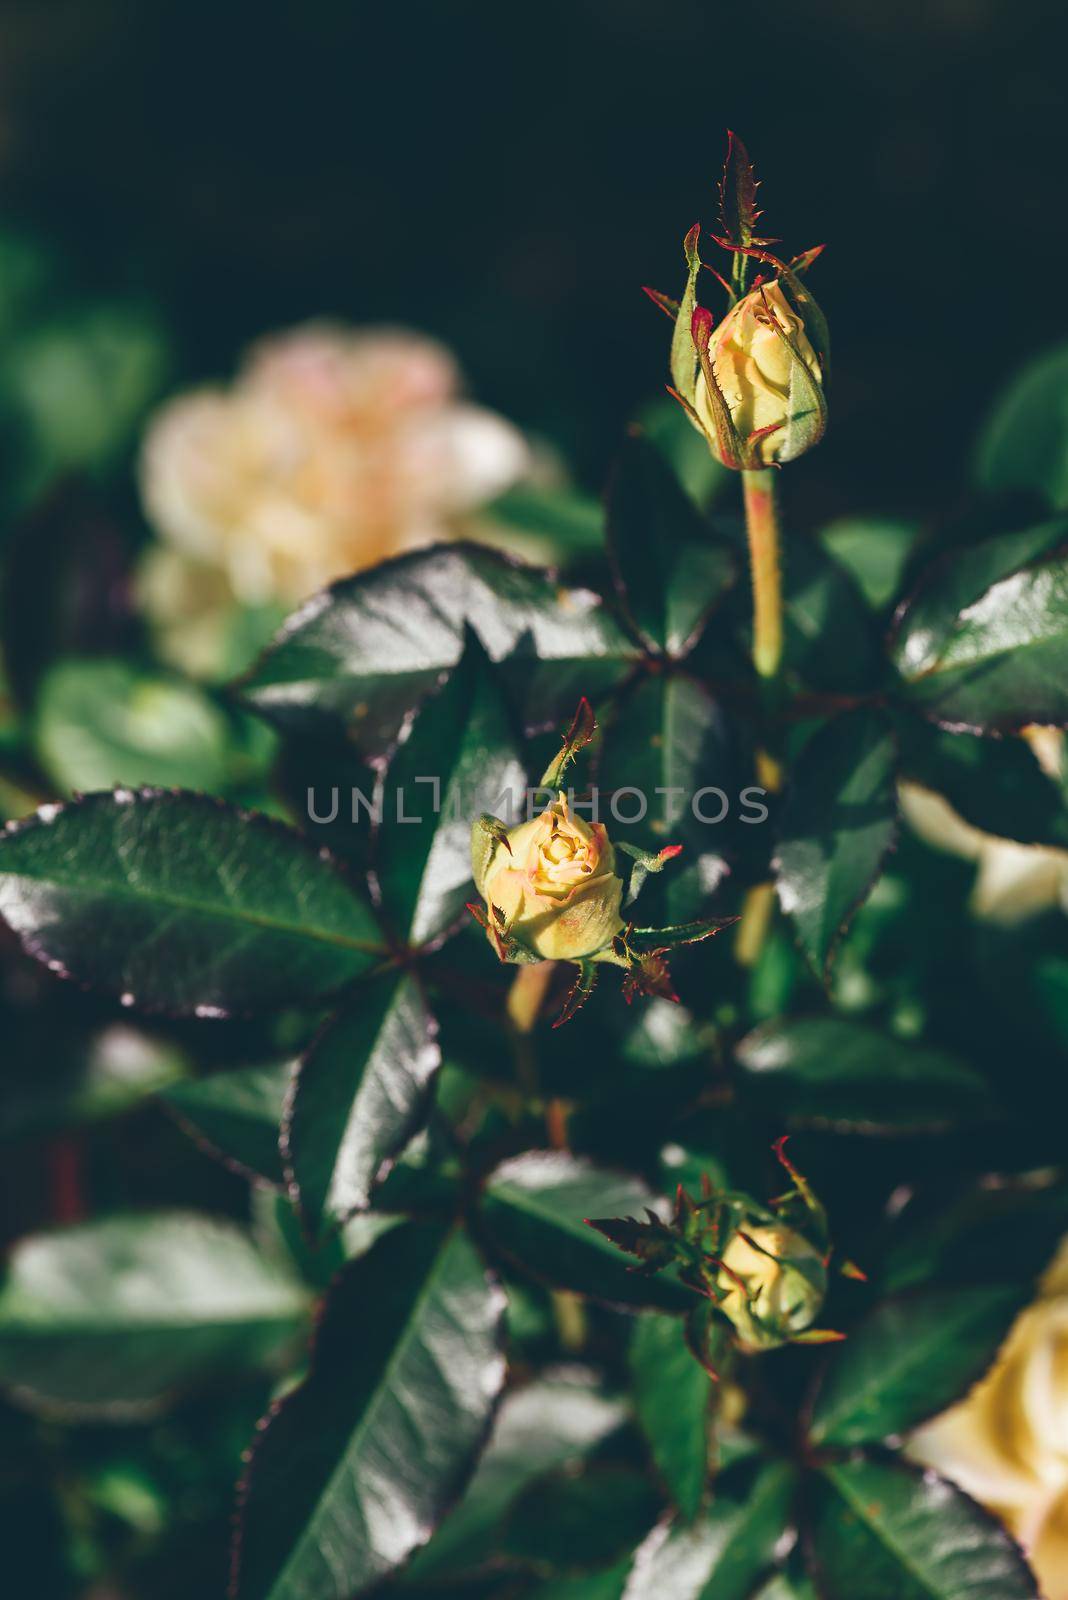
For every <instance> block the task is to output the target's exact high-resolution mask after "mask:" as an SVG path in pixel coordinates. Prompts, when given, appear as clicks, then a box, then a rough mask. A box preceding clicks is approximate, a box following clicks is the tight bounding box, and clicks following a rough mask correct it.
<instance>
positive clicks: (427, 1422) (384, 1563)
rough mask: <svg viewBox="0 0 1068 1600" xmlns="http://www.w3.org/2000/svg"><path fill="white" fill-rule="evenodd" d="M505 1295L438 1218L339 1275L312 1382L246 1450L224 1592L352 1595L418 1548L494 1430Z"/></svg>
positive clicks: (239, 1597)
mask: <svg viewBox="0 0 1068 1600" xmlns="http://www.w3.org/2000/svg"><path fill="white" fill-rule="evenodd" d="M503 1305H504V1299H503V1295H502V1294H501V1292H500V1290H499V1289H497V1288H495V1287H494V1286H493V1284H492V1283H491V1282H490V1281H489V1279H488V1278H487V1276H486V1272H485V1269H484V1267H483V1265H482V1262H481V1261H480V1259H479V1257H478V1255H477V1253H476V1252H475V1250H474V1248H473V1247H472V1245H471V1243H470V1241H469V1240H468V1239H467V1238H466V1237H465V1235H464V1234H462V1233H459V1232H456V1231H454V1230H446V1229H443V1228H440V1227H438V1226H436V1225H429V1224H423V1223H414V1222H412V1223H406V1224H404V1225H402V1226H401V1227H398V1228H393V1229H391V1230H390V1232H389V1233H388V1234H386V1235H385V1237H384V1238H382V1239H380V1240H379V1241H378V1243H377V1244H375V1245H374V1246H373V1247H372V1249H371V1250H370V1251H369V1252H368V1253H367V1255H365V1256H362V1257H361V1258H360V1259H359V1260H358V1261H356V1262H354V1263H353V1264H352V1265H351V1266H349V1267H347V1268H346V1269H345V1270H344V1272H343V1273H342V1274H341V1276H340V1277H339V1278H338V1279H337V1281H336V1283H335V1286H334V1288H333V1290H332V1292H331V1294H330V1296H329V1298H328V1300H327V1304H326V1308H325V1311H324V1314H323V1319H322V1322H321V1323H320V1326H319V1331H318V1336H317V1338H316V1342H315V1347H314V1350H313V1353H312V1368H311V1373H310V1375H309V1377H308V1378H307V1379H306V1380H305V1382H304V1383H303V1384H302V1385H301V1386H300V1388H299V1389H297V1390H295V1391H294V1392H293V1393H292V1394H291V1395H289V1396H288V1397H287V1398H286V1399H285V1400H283V1402H282V1403H281V1405H280V1406H279V1407H278V1408H277V1410H276V1411H275V1412H274V1413H273V1415H272V1416H271V1417H270V1419H269V1420H268V1422H267V1424H266V1426H265V1427H264V1429H263V1431H262V1432H261V1433H260V1434H259V1437H258V1438H257V1440H256V1443H255V1444H254V1446H253V1450H252V1454H251V1458H250V1460H249V1465H248V1468H247V1470H246V1473H245V1478H244V1481H243V1484H242V1487H241V1491H240V1498H241V1512H240V1522H239V1526H238V1531H237V1539H236V1547H235V1567H234V1583H233V1591H232V1592H233V1595H234V1600H355V1597H356V1596H357V1595H361V1594H363V1593H364V1592H365V1591H366V1590H367V1589H369V1588H371V1587H372V1586H373V1585H374V1584H375V1583H377V1582H378V1581H379V1580H380V1579H382V1578H383V1577H385V1575H386V1574H387V1573H389V1572H392V1571H393V1570H394V1569H395V1568H397V1567H398V1566H400V1564H401V1563H402V1562H403V1561H405V1560H406V1559H407V1557H408V1556H409V1555H410V1554H411V1552H412V1551H413V1550H414V1549H416V1548H417V1547H418V1546H419V1545H421V1544H424V1543H425V1542H426V1540H427V1539H428V1538H429V1536H430V1534H431V1533H432V1531H433V1529H434V1527H435V1526H436V1525H437V1523H438V1522H439V1521H440V1519H441V1517H442V1516H443V1514H444V1512H445V1511H446V1510H447V1508H448V1506H449V1505H450V1503H451V1502H452V1501H453V1500H455V1498H456V1497H457V1495H458V1494H459V1493H460V1491H461V1490H462V1488H463V1486H464V1484H465V1482H466V1480H467V1478H468V1475H469V1474H470V1472H471V1470H472V1468H473V1467H474V1464H475V1459H476V1457H477V1454H478V1451H479V1448H480V1446H481V1444H482V1442H483V1440H484V1438H485V1436H486V1432H487V1429H488V1427H489V1421H490V1417H491V1414H492V1410H493V1405H494V1402H495V1400H496V1397H497V1395H498V1393H499V1392H500V1388H501V1384H502V1382H503V1379H504V1361H503V1359H502V1356H501V1353H500V1349H499V1344H498V1340H499V1336H500V1322H501V1316H502V1312H503Z"/></svg>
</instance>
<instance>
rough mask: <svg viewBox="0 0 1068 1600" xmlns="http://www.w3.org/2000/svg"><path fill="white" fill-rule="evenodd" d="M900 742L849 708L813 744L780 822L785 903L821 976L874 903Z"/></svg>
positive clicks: (799, 765) (890, 823)
mask: <svg viewBox="0 0 1068 1600" xmlns="http://www.w3.org/2000/svg"><path fill="white" fill-rule="evenodd" d="M895 758H896V750H895V745H894V740H893V737H892V735H891V733H890V732H889V730H888V728H887V726H886V724H885V723H884V721H883V720H882V718H881V717H879V716H878V715H876V714H875V713H873V712H871V711H850V712H846V713H845V714H844V715H843V716H840V717H838V718H836V719H835V720H834V721H833V722H829V723H827V724H826V725H825V726H824V727H823V728H821V729H820V730H819V732H818V733H816V734H815V736H814V737H813V738H812V739H810V740H809V742H808V744H807V745H806V746H805V747H804V749H803V750H802V752H801V754H800V755H799V757H798V759H797V762H796V764H795V766H794V771H793V774H792V777H791V782H790V785H789V788H788V789H787V793H786V800H785V803H784V805H783V809H782V816H781V819H780V824H779V845H778V850H777V853H776V857H775V862H774V867H775V877H776V885H777V888H778V892H779V900H780V902H781V904H782V908H783V910H784V911H785V912H786V914H787V916H789V917H790V919H791V921H792V922H793V925H794V932H795V933H796V935H797V938H798V940H799V942H800V944H801V948H802V949H803V951H804V953H805V955H806V956H807V957H808V959H809V961H810V962H811V963H812V966H813V968H814V969H815V971H816V973H817V974H818V975H819V976H820V977H821V978H823V979H824V980H826V979H827V978H828V977H829V974H830V969H831V964H832V962H833V960H834V956H835V951H836V949H837V946H838V944H839V942H840V941H841V939H842V938H843V937H844V935H845V933H846V930H847V929H848V927H849V924H850V922H851V921H852V919H853V917H854V915H855V913H856V912H857V911H858V909H859V908H860V906H861V905H862V904H863V903H864V901H865V900H866V899H867V897H868V895H869V894H870V892H871V890H872V888H873V887H874V885H875V882H876V880H877V878H878V877H879V874H880V873H881V871H882V869H883V864H884V862H885V860H886V857H887V855H888V854H889V852H890V850H891V848H892V846H893V842H894V837H895V833H896V822H897V810H896V805H895V798H894V763H895Z"/></svg>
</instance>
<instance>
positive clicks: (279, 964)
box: [0, 789, 383, 1016]
mask: <svg viewBox="0 0 1068 1600" xmlns="http://www.w3.org/2000/svg"><path fill="white" fill-rule="evenodd" d="M0 912H2V913H3V915H4V916H5V917H6V918H7V920H8V922H9V923H10V924H11V926H12V927H13V928H14V929H15V932H16V933H18V934H20V935H21V937H22V940H23V943H24V944H25V945H26V948H27V949H28V950H29V951H30V953H31V955H34V956H36V957H37V959H38V960H39V961H43V962H45V963H46V964H47V965H48V966H49V967H50V968H51V970H52V971H62V972H65V973H67V974H69V975H70V976H71V977H73V978H75V979H77V980H78V981H79V982H81V983H86V984H90V985H93V986H94V987H100V988H102V989H105V990H107V991H109V992H115V991H118V992H119V993H120V994H121V996H122V1000H123V1004H125V1005H140V1006H144V1007H147V1008H149V1009H155V1008H162V1009H166V1010H169V1011H172V1012H178V1013H182V1014H196V1015H198V1016H210V1015H222V1014H225V1013H227V1012H230V1011H249V1010H266V1009H269V1008H270V1009H273V1008H277V1007H279V1006H282V1005H285V1004H286V1003H287V1002H292V1003H308V1002H310V1001H312V1000H315V999H318V998H319V997H321V996H323V995H326V994H328V993H330V992H331V991H333V990H336V989H338V988H339V987H340V986H341V985H342V984H344V983H345V982H347V981H348V980H349V979H351V978H354V977H356V976H357V975H358V974H359V973H361V972H366V971H367V970H368V969H369V968H370V967H372V966H374V965H375V963H376V962H377V961H378V960H380V959H381V957H382V953H383V952H382V940H381V935H380V933H379V931H378V928H377V926H376V924H375V921H374V918H373V916H372V914H371V910H370V907H369V906H368V905H367V903H366V902H365V900H364V899H363V898H362V897H361V895H360V894H359V893H358V892H357V890H356V889H355V888H353V887H352V885H351V884H350V883H349V882H347V880H346V879H345V878H344V877H343V876H342V875H341V873H340V872H339V871H338V869H337V868H336V867H335V866H334V865H333V863H331V862H330V861H328V860H324V859H323V858H322V857H321V856H320V855H319V854H318V853H317V852H316V851H315V850H313V849H312V848H311V847H310V846H309V845H308V844H307V843H306V841H305V840H303V839H301V837H300V835H299V834H296V833H293V832H292V831H291V830H290V829H289V828H286V827H283V826H281V825H280V824H278V823H274V822H269V821H268V820H267V819H266V818H265V817H251V816H245V815H243V814H242V813H240V812H238V811H235V810H232V809H230V808H228V807H226V806H223V805H221V804H219V803H218V802H215V801H212V800H209V799H207V798H206V797H205V796H203V795H190V794H181V793H161V792H158V791H154V790H143V791H140V792H137V793H135V792H134V791H132V790H128V789H126V790H118V791H117V792H116V793H115V794H114V795H111V794H98V795H89V796H87V798H86V799H84V800H81V801H77V802H75V803H73V804H71V805H67V806H42V807H41V809H40V810H39V811H38V812H37V814H36V816H34V817H30V818H29V819H28V820H27V821H26V822H23V823H17V824H14V825H9V829H8V831H7V832H6V833H5V834H4V835H3V836H2V837H0Z"/></svg>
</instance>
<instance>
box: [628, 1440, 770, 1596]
mask: <svg viewBox="0 0 1068 1600" xmlns="http://www.w3.org/2000/svg"><path fill="white" fill-rule="evenodd" d="M795 1484H796V1474H795V1473H794V1471H793V1469H792V1468H791V1467H788V1466H786V1465H781V1464H779V1463H775V1464H768V1465H765V1466H763V1468H762V1469H761V1470H760V1471H759V1472H758V1473H757V1475H756V1477H755V1478H754V1476H753V1473H752V1471H751V1470H750V1468H749V1466H748V1464H743V1465H740V1466H739V1467H738V1468H735V1469H733V1470H732V1472H731V1473H729V1474H727V1473H725V1474H724V1475H723V1477H722V1478H721V1479H720V1480H719V1482H718V1483H717V1485H716V1498H715V1500H714V1501H713V1503H712V1505H711V1506H710V1507H709V1508H708V1510H707V1511H706V1512H704V1513H703V1514H702V1515H701V1516H700V1517H698V1519H697V1521H696V1522H693V1523H689V1524H687V1523H684V1522H665V1523H661V1524H660V1526H659V1527H657V1528H654V1530H653V1532H652V1533H651V1534H650V1535H649V1537H648V1538H647V1539H646V1541H645V1543H644V1544H643V1545H641V1546H640V1548H639V1549H638V1551H637V1553H636V1555H635V1557H634V1566H633V1567H632V1569H631V1574H630V1578H629V1580H628V1582H627V1589H626V1594H627V1600H665V1597H666V1596H670V1597H671V1600H749V1596H750V1595H751V1594H752V1592H753V1590H754V1589H755V1588H756V1585H757V1583H758V1582H759V1580H760V1578H761V1577H762V1576H763V1575H764V1574H765V1573H766V1572H767V1570H768V1568H769V1567H771V1565H772V1563H773V1561H774V1559H775V1549H776V1546H777V1545H778V1544H779V1542H780V1540H781V1539H782V1538H783V1535H784V1534H785V1533H786V1531H787V1529H788V1528H789V1527H790V1524H791V1518H792V1502H793V1496H794V1488H795Z"/></svg>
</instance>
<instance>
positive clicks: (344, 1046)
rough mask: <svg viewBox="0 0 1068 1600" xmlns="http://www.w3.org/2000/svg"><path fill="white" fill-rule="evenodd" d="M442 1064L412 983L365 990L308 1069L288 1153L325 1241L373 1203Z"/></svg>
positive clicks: (334, 1022)
mask: <svg viewBox="0 0 1068 1600" xmlns="http://www.w3.org/2000/svg"><path fill="white" fill-rule="evenodd" d="M440 1062H441V1055H440V1052H439V1050H438V1046H437V1041H436V1039H435V1028H434V1023H433V1019H432V1018H431V1016H430V1013H429V1012H428V1010H427V1007H426V1002H425V1000H424V999H423V995H422V992H421V990H420V988H419V984H418V982H417V981H416V979H415V978H413V977H410V976H400V977H390V978H383V979H381V980H380V981H379V982H378V983H377V984H375V985H374V986H373V987H370V988H367V987H364V988H361V989H360V991H359V992H358V993H357V994H356V995H355V996H354V997H353V998H352V1000H351V1001H350V1002H349V1003H348V1005H347V1006H346V1007H344V1008H343V1009H342V1010H341V1011H340V1012H339V1013H338V1014H337V1015H336V1016H335V1017H333V1018H332V1019H331V1021H330V1022H328V1023H327V1024H326V1026H325V1028H324V1029H323V1030H322V1032H321V1033H320V1034H319V1035H318V1037H317V1038H316V1039H315V1041H314V1043H313V1044H312V1046H311V1048H310V1049H309V1050H308V1052H307V1054H306V1055H305V1056H304V1058H303V1060H302V1061H301V1063H300V1065H299V1067H298V1069H297V1074H296V1078H295V1079H294V1083H293V1093H292V1099H291V1101H290V1104H289V1107H288V1109H287V1113H286V1119H285V1128H284V1135H283V1137H284V1144H285V1149H286V1159H287V1164H288V1167H289V1170H290V1172H291V1174H292V1180H293V1182H294V1184H295V1185H296V1188H297V1192H298V1195H299V1201H300V1207H301V1214H302V1216H303V1218H304V1221H305V1223H306V1225H307V1226H308V1228H309V1230H310V1232H311V1234H312V1235H313V1237H315V1238H318V1239H321V1238H322V1237H323V1236H324V1235H326V1234H328V1233H330V1232H331V1230H332V1229H333V1228H334V1227H335V1226H336V1225H337V1224H338V1223H342V1222H344V1221H345V1220H346V1219H347V1218H348V1217H350V1216H351V1215H352V1214H353V1213H354V1212H356V1211H361V1210H363V1209H364V1208H365V1207H366V1206H368V1205H369V1204H370V1200H371V1189H372V1186H373V1185H374V1182H375V1179H376V1178H377V1177H378V1176H379V1174H380V1173H381V1172H382V1169H383V1167H384V1166H385V1165H386V1163H388V1162H389V1161H390V1160H391V1159H392V1158H393V1157H394V1156H396V1154H397V1153H398V1151H399V1150H401V1149H402V1148H403V1146H404V1145H405V1144H407V1142H408V1140H409V1139H410V1138H411V1136H412V1134H413V1133H414V1132H415V1131H416V1129H417V1127H418V1126H419V1122H420V1120H421V1118H422V1116H423V1115H424V1113H425V1111H426V1107H427V1104H428V1101H429V1098H430V1091H431V1088H432V1085H433V1081H434V1074H435V1073H436V1071H437V1069H438V1067H439V1065H440Z"/></svg>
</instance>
